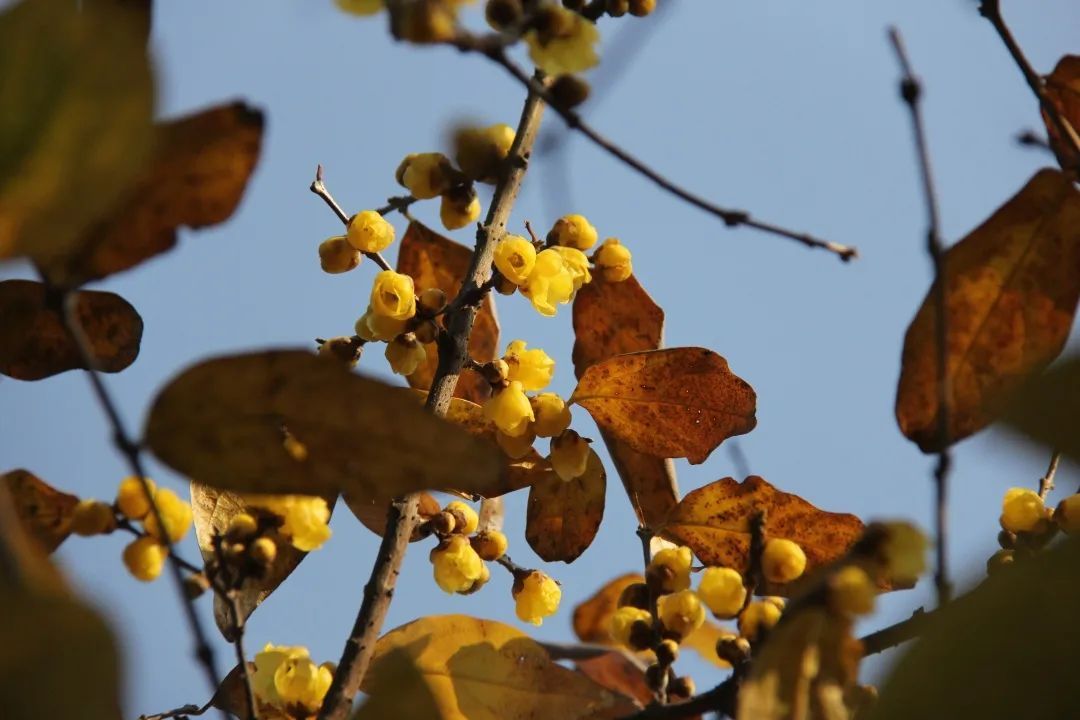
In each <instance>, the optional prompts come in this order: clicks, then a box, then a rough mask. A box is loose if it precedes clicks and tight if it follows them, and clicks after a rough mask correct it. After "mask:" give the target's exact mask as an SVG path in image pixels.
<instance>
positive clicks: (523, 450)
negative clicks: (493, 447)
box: [495, 405, 536, 460]
mask: <svg viewBox="0 0 1080 720" xmlns="http://www.w3.org/2000/svg"><path fill="white" fill-rule="evenodd" d="M533 411H534V413H535V411H536V406H535V405H533ZM535 441H536V432H535V430H534V429H533V426H532V425H530V426H529V428H528V430H527V431H526V432H525V433H524V434H522V435H519V436H517V437H511V436H510V435H507V434H506V433H504V432H502V431H501V430H496V431H495V443H496V444H497V445H498V446H499V447H500V448H502V451H503V452H504V453H506V456H507V457H508V458H510V459H512V460H520V459H521V458H523V457H525V456H526V455H528V454H529V451H530V450H532V449H533V442H535Z"/></svg>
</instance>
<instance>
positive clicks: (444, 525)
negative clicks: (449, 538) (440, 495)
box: [431, 510, 457, 535]
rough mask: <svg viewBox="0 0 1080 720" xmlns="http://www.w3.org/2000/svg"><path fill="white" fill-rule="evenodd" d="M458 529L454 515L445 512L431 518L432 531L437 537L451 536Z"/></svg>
mask: <svg viewBox="0 0 1080 720" xmlns="http://www.w3.org/2000/svg"><path fill="white" fill-rule="evenodd" d="M456 527H457V520H456V519H455V518H454V514H453V513H450V512H447V511H445V510H443V511H442V512H440V513H439V514H438V515H436V516H435V517H433V518H431V529H432V530H434V531H435V533H436V534H437V535H449V534H451V533H453V532H454V528H456Z"/></svg>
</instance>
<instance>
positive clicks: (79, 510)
mask: <svg viewBox="0 0 1080 720" xmlns="http://www.w3.org/2000/svg"><path fill="white" fill-rule="evenodd" d="M115 528H116V516H115V515H113V509H112V506H110V505H109V504H108V503H103V502H101V501H100V500H90V499H86V500H80V501H79V502H78V504H77V505H75V509H74V510H73V511H72V516H71V532H73V533H75V534H76V535H82V536H84V537H89V536H91V535H103V534H105V533H109V532H112V531H113V530H114V529H115Z"/></svg>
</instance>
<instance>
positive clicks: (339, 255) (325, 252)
mask: <svg viewBox="0 0 1080 720" xmlns="http://www.w3.org/2000/svg"><path fill="white" fill-rule="evenodd" d="M363 257H364V256H363V255H361V254H360V251H359V250H357V249H356V248H354V247H353V246H352V245H350V244H349V241H348V240H346V239H345V237H344V236H343V235H338V236H337V237H332V238H329V239H327V240H324V241H323V242H322V243H321V244H320V245H319V264H320V266H321V267H322V269H323V272H325V273H330V274H331V275H336V274H338V273H343V272H348V271H349V270H352V269H353V268H355V267H356V266H357V265H359V264H360V261H361V260H362V259H363Z"/></svg>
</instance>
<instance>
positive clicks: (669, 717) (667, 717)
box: [622, 674, 741, 720]
mask: <svg viewBox="0 0 1080 720" xmlns="http://www.w3.org/2000/svg"><path fill="white" fill-rule="evenodd" d="M740 681H741V675H740V674H733V675H732V676H731V677H729V678H728V679H727V680H725V681H724V682H722V683H720V684H719V685H717V686H716V687H714V688H713V689H712V690H709V691H708V692H704V693H701V694H700V695H697V696H695V697H692V698H690V699H689V700H684V701H682V702H677V703H671V704H670V705H650V706H649V707H647V708H645V709H644V710H642V711H640V712H637V713H634V714H633V715H627V716H626V717H624V718H623V719H622V720H678V719H679V718H691V717H695V716H697V715H702V714H704V713H707V712H716V713H720V714H721V715H722V716H723V715H727V716H731V717H734V712H735V700H736V698H737V697H738V692H739V684H740Z"/></svg>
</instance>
